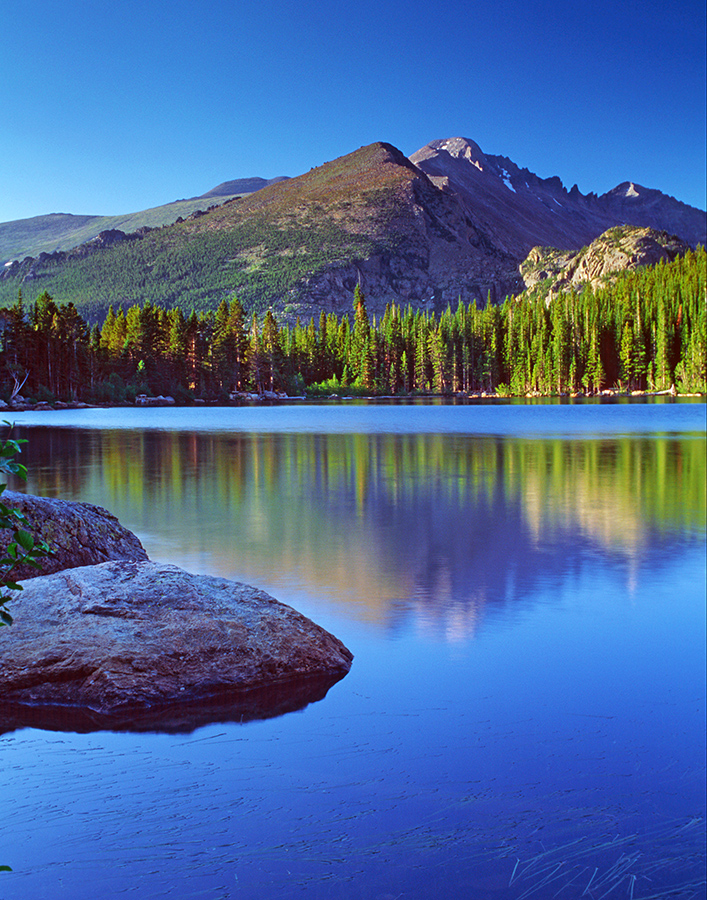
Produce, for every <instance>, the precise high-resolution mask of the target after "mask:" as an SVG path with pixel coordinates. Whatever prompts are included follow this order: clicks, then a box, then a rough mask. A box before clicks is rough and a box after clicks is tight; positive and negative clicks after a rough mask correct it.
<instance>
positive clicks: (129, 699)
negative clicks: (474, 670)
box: [0, 561, 353, 730]
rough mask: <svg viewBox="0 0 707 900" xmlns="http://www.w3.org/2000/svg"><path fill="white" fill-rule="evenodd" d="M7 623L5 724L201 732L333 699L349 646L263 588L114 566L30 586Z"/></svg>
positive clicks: (2, 637)
mask: <svg viewBox="0 0 707 900" xmlns="http://www.w3.org/2000/svg"><path fill="white" fill-rule="evenodd" d="M23 587H24V589H23V590H22V591H21V592H20V593H18V594H17V595H16V597H15V598H13V601H12V615H13V617H14V620H15V621H14V624H13V625H12V627H10V628H2V629H0V698H2V699H1V700H0V730H7V729H11V728H16V727H20V726H22V725H35V726H38V727H44V728H54V729H71V730H75V729H78V730H81V729H86V730H91V729H94V728H100V727H111V728H124V729H130V730H143V729H160V730H190V729H192V728H193V727H195V726H196V725H199V724H202V723H203V722H206V721H214V720H220V719H228V720H239V719H243V718H253V717H266V716H270V715H277V714H280V713H282V712H285V711H288V710H289V709H295V708H299V707H301V706H303V705H305V704H306V703H308V702H310V701H311V700H317V699H320V698H321V697H323V696H324V694H325V693H326V691H327V690H328V688H329V687H330V686H331V685H332V684H333V683H335V682H336V681H338V680H339V679H340V678H342V677H343V676H344V675H345V674H346V673H347V672H348V670H349V668H350V667H351V661H352V659H353V656H352V654H351V653H350V651H349V650H347V649H346V647H345V646H344V645H343V644H342V643H341V642H340V641H339V640H337V638H335V637H334V636H333V635H331V634H329V633H328V632H327V631H325V630H324V629H323V628H320V627H319V626H318V625H316V624H315V623H314V622H311V621H310V620H309V619H307V618H305V616H303V615H301V614H300V613H298V612H297V611H296V610H294V609H292V608H291V607H289V606H286V605H285V604H283V603H279V602H278V601H277V600H275V599H273V598H272V597H270V596H269V595H268V594H266V593H264V592H263V591H261V590H258V589H257V588H254V587H251V586H249V585H246V584H240V583H237V582H232V581H228V580H226V579H223V578H215V577H211V576H205V575H192V574H190V573H188V572H185V571H184V570H182V569H179V568H177V567H176V566H170V565H158V564H156V563H152V562H149V561H133V562H127V561H113V562H107V563H103V564H101V565H95V566H84V567H81V568H76V569H67V570H65V571H63V572H60V573H56V574H53V575H46V576H41V577H39V578H34V579H32V580H31V581H27V582H25V584H24V586H23Z"/></svg>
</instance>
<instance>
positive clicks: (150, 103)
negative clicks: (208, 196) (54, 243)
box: [0, 0, 707, 221]
mask: <svg viewBox="0 0 707 900" xmlns="http://www.w3.org/2000/svg"><path fill="white" fill-rule="evenodd" d="M1 29H2V30H1V35H2V36H1V37H0V86H1V89H2V113H1V115H0V221H9V220H12V219H19V218H26V217H29V216H34V215H41V214H43V213H49V212H72V213H91V214H105V215H111V214H119V213H127V212H133V211H136V210H139V209H145V208H148V207H151V206H156V205H160V204H162V203H166V202H168V201H170V200H176V199H178V198H181V197H189V196H195V195H197V194H201V193H203V192H205V191H207V190H209V189H210V188H212V187H214V186H215V185H216V184H218V183H219V182H222V181H226V180H229V179H233V178H241V177H248V176H253V175H259V176H262V177H266V178H269V177H273V176H275V175H298V174H301V173H302V172H305V171H307V170H308V169H309V168H311V167H312V166H316V165H319V164H321V163H322V162H325V161H327V160H330V159H334V158H335V157H337V156H341V155H343V154H345V153H348V152H350V151H352V150H355V149H356V148H358V147H360V146H362V145H364V144H368V143H371V142H372V141H376V140H384V141H389V142H390V143H393V144H395V145H396V146H397V147H399V148H400V149H401V150H402V151H403V152H404V153H405V154H407V155H409V154H411V153H413V152H414V151H415V150H418V149H419V148H420V147H422V146H424V145H425V144H426V143H428V142H429V141H431V140H434V139H436V138H446V137H453V136H464V137H469V138H471V139H473V140H475V141H476V142H477V143H478V144H479V145H480V146H481V148H482V149H483V150H484V151H486V152H487V153H492V154H502V155H504V156H508V157H510V158H511V159H512V160H513V161H514V162H516V163H517V164H518V165H520V166H527V167H528V168H529V169H531V170H532V171H534V172H536V173H537V174H538V175H540V176H542V177H548V176H550V175H559V176H560V178H561V179H562V180H563V182H564V183H565V186H566V187H567V188H570V187H571V186H572V184H573V183H575V182H576V183H577V184H578V185H579V188H580V190H581V191H582V192H583V193H587V192H588V191H596V192H597V193H603V192H604V191H607V190H610V189H611V188H612V187H614V186H615V185H616V184H618V183H620V182H622V181H627V180H631V181H635V182H637V183H639V184H644V185H646V186H647V187H655V188H659V189H660V190H662V191H665V192H666V193H668V194H672V195H673V196H675V197H677V198H678V199H679V200H683V201H685V202H687V203H690V204H692V205H694V206H699V207H700V208H702V209H704V208H705V168H706V158H705V145H706V138H705V130H706V121H705V120H706V115H705V107H706V97H705V83H706V80H707V74H706V70H705V43H706V29H705V5H704V2H702V0H700V2H694V0H683V2H677V3H675V4H672V5H668V4H664V3H662V2H661V3H657V2H653V0H647V2H643V3H638V2H633V0H612V2H605V0H596V2H591V3H586V4H576V5H573V4H571V3H566V2H564V3H559V2H551V0H526V2H518V0H480V2H465V0H456V2H451V0H437V2H427V3H420V2H417V0H406V2H402V0H356V2H353V0H337V2H336V3H332V2H329V0H317V2H316V3H315V2H313V0H301V2H299V3H292V2H290V0H288V2H281V0H273V2H267V0H266V2H263V0H238V2H225V0H200V2H198V3H197V2H196V0H171V2H169V3H166V2H161V0H121V2H120V3H101V2H99V3H96V2H95V0H94V2H87V0H63V2H59V0H56V2H54V0H24V2H23V3H14V4H9V3H5V4H3V7H2V20H1Z"/></svg>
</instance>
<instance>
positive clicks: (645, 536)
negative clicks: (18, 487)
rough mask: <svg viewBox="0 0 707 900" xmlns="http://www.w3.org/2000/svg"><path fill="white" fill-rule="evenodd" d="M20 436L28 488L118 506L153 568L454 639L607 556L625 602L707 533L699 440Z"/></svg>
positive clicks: (53, 432)
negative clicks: (163, 566) (619, 571)
mask: <svg viewBox="0 0 707 900" xmlns="http://www.w3.org/2000/svg"><path fill="white" fill-rule="evenodd" d="M23 433H25V436H28V437H29V439H30V440H29V448H28V462H29V464H30V480H29V482H28V484H27V487H26V489H27V490H28V491H30V492H33V493H37V494H41V495H47V496H55V495H61V496H64V497H66V498H68V499H81V500H85V501H89V502H93V503H97V504H99V505H102V506H106V507H108V508H109V509H110V510H111V511H112V512H113V513H115V514H116V515H117V516H118V518H119V519H120V521H121V522H122V523H123V524H124V525H126V526H127V527H128V528H130V529H132V530H133V531H135V532H136V533H137V534H138V535H139V536H140V537H141V538H142V540H143V543H144V545H145V548H146V550H147V551H148V554H149V555H150V556H151V557H152V558H153V559H156V560H159V561H165V562H175V563H176V564H178V565H181V566H183V567H184V568H187V569H190V570H192V571H204V572H209V573H213V574H217V575H221V576H224V577H229V578H234V579H237V580H244V581H248V582H253V583H256V584H258V585H259V586H262V587H265V588H266V589H268V590H271V591H273V592H274V593H275V594H276V595H277V590H278V587H280V586H282V584H283V583H284V581H283V580H285V581H286V582H287V587H288V590H290V589H294V590H298V589H301V590H305V591H306V592H307V593H308V594H310V595H314V596H315V597H316V596H319V597H323V598H324V597H325V598H327V600H328V601H331V600H334V601H338V602H339V603H343V604H345V605H346V610H347V614H348V615H352V616H355V617H359V618H363V619H366V620H368V621H370V622H377V623H379V624H380V625H381V626H385V627H387V628H397V627H401V626H402V625H403V624H404V623H405V622H406V621H408V620H409V619H410V618H411V617H413V618H416V619H417V620H419V622H421V623H422V624H423V626H424V627H425V628H426V629H428V630H429V629H430V628H431V629H432V630H433V631H435V632H436V633H437V634H438V635H440V636H446V637H447V638H449V639H459V638H461V637H464V636H468V635H469V634H471V633H473V632H474V631H475V629H476V628H477V627H478V626H479V623H480V622H481V621H482V620H483V618H484V616H485V615H486V614H487V613H488V612H489V610H491V609H493V607H494V605H498V604H505V603H508V602H512V601H514V600H517V599H522V598H531V597H532V596H533V595H534V594H535V593H536V591H538V590H539V589H540V588H542V589H546V588H547V587H548V585H551V584H552V583H553V581H556V582H557V583H558V585H559V583H560V582H561V581H563V580H564V579H565V577H566V575H567V573H569V572H572V571H575V570H577V571H578V570H579V569H581V567H582V566H583V565H586V564H588V563H589V564H591V560H592V558H593V555H594V554H601V555H602V556H603V557H606V558H608V559H609V560H611V561H613V563H614V564H615V565H619V566H622V567H624V569H625V579H626V588H627V591H628V592H629V593H630V591H631V590H632V589H633V588H635V580H636V578H638V577H639V572H640V566H641V560H642V559H643V558H644V556H645V555H646V554H647V553H649V552H650V554H651V557H652V563H651V564H652V565H655V564H656V560H657V561H658V564H659V562H660V559H661V556H662V555H664V554H668V553H669V552H670V546H671V541H672V540H673V538H672V535H673V534H674V533H675V532H676V531H678V532H679V533H680V534H681V535H684V534H685V532H687V533H690V532H694V533H695V534H697V533H700V532H701V531H703V530H704V528H705V503H704V484H705V457H704V452H703V450H704V444H703V442H702V441H700V440H698V439H694V438H691V437H689V436H683V437H675V438H662V439H660V440H658V439H655V438H653V437H645V438H640V439H639V438H635V437H630V438H629V437H616V438H607V437H602V438H597V439H589V438H587V439H583V440H571V439H563V438H539V439H535V440H532V441H528V440H525V439H522V438H518V437H512V436H508V437H505V436H503V437H499V436H480V437H474V436H466V435H435V434H368V435H360V434H273V433H271V434H240V433H237V434H217V435H214V434H210V433H200V432H169V431H134V432H133V431H125V430H114V431H91V430H64V429H42V428H31V429H24V430H23ZM649 548H650V550H649Z"/></svg>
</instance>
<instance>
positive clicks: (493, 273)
mask: <svg viewBox="0 0 707 900" xmlns="http://www.w3.org/2000/svg"><path fill="white" fill-rule="evenodd" d="M229 184H233V183H229V182H225V183H224V185H222V186H219V188H215V189H214V191H218V190H220V189H223V190H227V189H228V185H229ZM209 193H213V192H209ZM627 220H631V223H632V224H636V225H641V226H650V227H652V228H654V229H658V230H660V231H667V232H670V233H673V232H677V234H678V235H680V237H682V238H683V239H684V240H685V241H686V242H687V243H689V244H696V243H698V242H701V241H704V240H705V213H703V212H700V211H699V210H696V209H693V208H692V207H689V206H687V205H686V204H683V203H679V202H678V201H676V200H674V199H673V198H670V197H667V196H666V195H664V194H661V193H660V192H659V191H648V190H646V189H644V188H640V187H638V186H636V185H630V186H629V187H627V186H625V185H624V186H619V187H617V188H615V189H614V190H613V191H610V192H609V193H608V194H604V195H602V196H601V197H597V196H596V195H594V194H588V195H586V196H585V195H582V194H581V193H580V192H579V190H578V189H577V188H576V187H573V188H572V190H570V191H569V192H568V191H567V190H565V188H564V187H563V185H562V182H561V181H560V179H559V178H549V179H541V178H539V177H538V176H536V175H533V174H532V173H531V172H529V171H528V170H527V169H520V168H519V167H518V166H516V165H515V164H514V163H512V162H511V161H510V160H508V159H506V158H505V157H495V156H486V155H484V154H483V153H482V151H481V150H480V148H479V147H478V145H476V144H474V143H473V142H472V141H469V140H466V139H463V138H452V139H449V140H445V141H434V142H433V143H432V144H428V145H427V146H426V147H424V148H422V150H420V151H418V152H417V153H416V154H414V155H413V156H412V157H411V158H410V159H407V158H406V157H405V156H404V155H403V154H402V153H401V152H400V151H399V150H398V149H396V148H395V147H393V146H392V145H391V144H386V143H375V144H371V145H369V146H366V147H361V148H360V149H359V150H356V151H354V152H353V153H349V154H347V155H346V156H343V157H340V158H339V159H336V160H333V161H332V162H327V163H324V164H323V165H321V166H318V167H317V168H314V169H312V170H310V171H309V172H307V173H305V174H304V175H300V176H298V177H296V178H291V179H287V180H281V181H276V182H275V183H271V184H268V185H267V186H265V187H262V188H261V189H260V190H258V191H257V192H256V193H252V194H250V195H248V196H244V197H242V198H241V199H233V200H227V201H226V202H224V203H223V204H221V205H219V206H215V207H214V208H211V209H210V210H209V211H207V212H206V213H203V212H200V211H196V212H193V213H192V214H191V215H190V216H189V217H188V218H186V219H185V220H184V221H181V222H180V221H177V222H176V223H175V224H173V225H171V226H167V227H161V228H155V229H149V228H142V229H141V230H140V231H138V232H136V233H132V234H129V235H126V234H124V233H123V232H122V231H120V230H115V229H113V230H108V231H104V232H103V233H101V234H100V235H99V236H98V237H97V238H95V239H94V240H92V241H91V242H90V243H88V244H84V245H82V246H79V247H77V248H75V249H73V250H71V251H68V252H64V251H61V252H55V253H51V254H48V253H45V254H40V256H39V257H38V258H36V259H25V260H23V261H22V262H15V263H13V264H11V265H9V266H6V267H5V270H4V272H3V273H2V275H1V276H0V302H2V303H11V302H14V300H15V299H16V297H17V291H18V289H19V288H20V287H22V289H23V291H24V294H25V297H26V298H27V299H33V296H32V295H33V294H35V295H36V294H38V293H40V292H41V291H42V290H45V289H46V290H48V291H49V292H50V293H51V294H52V296H53V297H54V298H55V299H56V300H57V301H58V302H65V301H68V300H73V301H74V303H76V305H77V307H78V308H79V310H80V311H81V312H82V314H84V315H86V316H87V317H88V318H89V319H92V320H96V319H100V318H102V316H103V315H104V313H105V310H106V309H107V307H108V305H109V304H111V303H112V304H114V305H122V306H126V305H127V306H129V305H132V304H134V303H143V302H145V301H146V300H150V301H151V302H153V303H158V304H161V305H165V306H175V305H179V306H181V307H182V308H183V309H184V310H185V311H187V312H188V311H189V310H191V309H192V308H193V309H197V310H206V309H213V308H214V307H215V306H216V305H217V304H218V303H219V302H220V301H221V300H222V299H223V298H224V297H227V296H228V295H229V294H231V293H233V292H236V293H237V295H238V296H239V298H240V299H241V301H242V302H243V304H244V306H245V307H246V309H250V310H256V311H264V310H265V309H267V308H268V306H272V307H273V309H274V310H275V311H276V313H277V314H278V316H279V317H280V318H281V319H283V320H286V321H294V320H295V318H296V317H297V316H299V317H301V318H302V320H303V321H306V320H307V319H308V318H309V316H310V315H315V316H317V315H318V314H319V312H320V311H321V310H324V311H336V312H343V311H348V310H350V309H351V301H352V295H353V291H354V288H355V286H356V284H357V283H360V284H361V286H362V288H363V290H364V293H365V294H366V297H367V303H368V309H369V311H370V312H372V313H376V314H381V313H382V312H383V310H384V308H385V305H386V303H388V302H396V303H401V304H412V305H413V306H414V307H415V308H420V309H437V310H440V309H443V308H444V307H445V306H446V305H447V304H448V303H452V304H456V302H457V300H458V298H461V299H462V300H464V301H466V302H469V301H471V300H473V299H478V300H481V301H482V302H483V301H485V299H486V297H487V295H489V294H490V295H491V297H492V299H495V300H499V299H502V298H503V297H504V296H505V295H506V294H515V293H518V292H520V291H521V290H522V289H523V288H524V287H525V282H524V280H523V277H522V275H521V272H520V266H521V263H523V261H524V260H525V259H526V257H527V256H528V254H529V253H530V251H531V250H532V249H533V248H534V247H536V246H538V245H542V246H553V247H556V248H558V249H559V250H561V251H577V250H579V249H580V248H581V247H582V246H583V245H585V244H589V243H590V242H591V241H592V240H594V239H595V238H596V237H597V236H598V235H600V234H602V233H603V232H605V231H606V230H607V229H608V228H611V227H612V226H617V225H622V224H624V223H625V222H626V221H627Z"/></svg>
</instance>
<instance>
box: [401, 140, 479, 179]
mask: <svg viewBox="0 0 707 900" xmlns="http://www.w3.org/2000/svg"><path fill="white" fill-rule="evenodd" d="M439 153H448V154H449V155H450V156H451V157H453V158H454V159H460V160H464V161H465V162H469V163H471V165H472V166H476V168H477V169H478V170H479V171H480V172H483V171H484V169H485V168H486V166H487V165H488V160H487V159H486V157H485V155H484V153H483V151H482V149H481V147H479V145H478V144H477V143H476V142H475V141H472V140H470V138H465V137H452V138H444V139H441V140H438V141H430V143H429V144H426V145H425V146H424V147H423V148H422V149H421V150H418V151H417V153H413V155H412V156H411V157H410V160H411V161H412V162H414V163H415V165H417V164H418V159H419V160H420V161H422V160H424V159H429V158H430V157H432V156H436V155H437V154H439Z"/></svg>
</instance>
